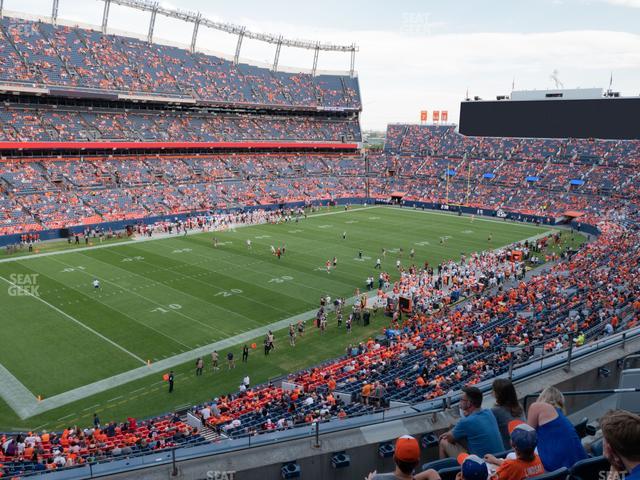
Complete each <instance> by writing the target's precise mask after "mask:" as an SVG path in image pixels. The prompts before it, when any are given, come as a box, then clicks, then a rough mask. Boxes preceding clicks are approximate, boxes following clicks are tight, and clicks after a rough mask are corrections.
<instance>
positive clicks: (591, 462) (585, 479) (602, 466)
mask: <svg viewBox="0 0 640 480" xmlns="http://www.w3.org/2000/svg"><path fill="white" fill-rule="evenodd" d="M610 468H611V464H610V463H609V460H607V459H606V458H605V457H593V458H587V459H585V460H580V461H579V462H576V463H575V465H573V467H571V470H570V477H569V478H570V480H602V479H603V478H606V477H604V476H603V474H602V472H608V471H609V469H610Z"/></svg>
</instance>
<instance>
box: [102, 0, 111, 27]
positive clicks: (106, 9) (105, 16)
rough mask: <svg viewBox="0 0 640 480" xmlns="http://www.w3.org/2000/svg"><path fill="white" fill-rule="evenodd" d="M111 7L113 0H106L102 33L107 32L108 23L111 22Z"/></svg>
mask: <svg viewBox="0 0 640 480" xmlns="http://www.w3.org/2000/svg"><path fill="white" fill-rule="evenodd" d="M109 7H111V0H104V10H102V34H103V35H104V34H106V33H107V23H108V22H109Z"/></svg>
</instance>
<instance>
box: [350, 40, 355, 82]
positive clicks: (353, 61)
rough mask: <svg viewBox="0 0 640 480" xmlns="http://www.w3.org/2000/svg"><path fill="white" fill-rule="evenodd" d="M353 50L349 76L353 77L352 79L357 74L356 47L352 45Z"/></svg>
mask: <svg viewBox="0 0 640 480" xmlns="http://www.w3.org/2000/svg"><path fill="white" fill-rule="evenodd" d="M352 47H353V48H352V50H351V68H350V69H349V75H351V78H353V77H354V75H355V73H356V70H355V69H356V46H355V45H352Z"/></svg>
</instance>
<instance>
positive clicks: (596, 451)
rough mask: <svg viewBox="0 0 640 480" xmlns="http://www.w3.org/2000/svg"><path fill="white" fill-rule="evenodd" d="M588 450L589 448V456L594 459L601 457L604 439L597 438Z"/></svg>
mask: <svg viewBox="0 0 640 480" xmlns="http://www.w3.org/2000/svg"><path fill="white" fill-rule="evenodd" d="M590 448H591V454H592V455H593V456H594V457H600V456H602V451H603V449H604V439H603V438H599V439H598V440H596V441H595V442H593V443H592V444H591V446H590Z"/></svg>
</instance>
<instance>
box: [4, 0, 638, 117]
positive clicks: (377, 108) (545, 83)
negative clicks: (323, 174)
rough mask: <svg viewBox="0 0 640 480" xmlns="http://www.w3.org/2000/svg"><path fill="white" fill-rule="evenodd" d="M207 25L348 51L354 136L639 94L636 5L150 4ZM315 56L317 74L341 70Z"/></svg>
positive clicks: (169, 26)
mask: <svg viewBox="0 0 640 480" xmlns="http://www.w3.org/2000/svg"><path fill="white" fill-rule="evenodd" d="M159 1H160V3H161V4H162V5H163V6H166V7H168V8H179V9H181V10H186V11H192V12H201V13H202V15H203V16H205V17H207V18H209V19H211V20H216V21H224V22H229V23H234V24H237V25H244V26H246V27H247V28H248V29H250V30H254V31H258V32H263V33H271V34H276V35H280V34H282V35H284V36H285V37H288V38H295V39H305V40H311V41H322V42H331V43H337V44H352V43H355V44H356V45H357V46H358V48H359V52H358V53H357V55H356V64H355V66H356V71H357V74H358V77H359V81H360V89H361V95H362V100H363V113H362V127H363V128H364V129H384V128H385V127H386V125H387V124H388V123H396V122H403V123H418V122H419V121H420V111H421V110H427V111H428V112H429V118H431V112H432V111H434V110H447V111H448V112H449V119H450V121H453V122H455V123H457V121H458V115H459V109H460V101H461V100H463V99H464V98H465V96H466V94H467V92H468V94H469V95H470V96H472V97H473V96H476V95H477V96H479V97H481V98H484V99H492V98H495V96H497V95H505V94H509V93H510V92H511V90H512V86H515V89H516V90H522V89H525V90H528V89H546V88H553V87H554V86H555V82H554V80H552V78H551V75H552V73H553V72H554V71H556V72H557V75H556V77H557V78H558V80H559V81H560V82H561V83H562V85H563V86H564V87H565V88H588V87H599V88H603V89H607V88H608V87H609V82H610V81H611V79H613V82H612V88H613V90H615V91H619V92H621V93H622V94H623V95H628V96H637V95H640V0H535V1H533V0H530V1H525V0H492V1H483V0H475V1H473V0H458V1H453V0H450V1H442V0H439V1H431V0H422V1H420V0H395V1H388V0H323V1H322V2H300V1H295V0H281V1H278V0H272V1H264V0H236V1H234V2H231V1H229V0H226V1H222V0H159ZM59 2H60V3H59V18H61V19H67V20H71V21H74V22H83V23H88V24H93V25H99V24H100V23H101V17H102V8H103V2H102V1H101V0H59ZM4 9H5V10H6V11H15V12H22V13H28V14H33V15H41V16H49V15H50V14H51V2H50V1H48V0H4ZM149 16H150V15H149V14H148V13H144V12H137V11H132V10H130V9H127V8H125V7H121V6H117V5H112V7H111V12H110V18H109V20H110V21H109V25H110V28H113V29H117V30H124V31H129V32H134V33H138V34H143V35H146V33H147V29H148V22H149ZM191 30H192V26H191V25H189V24H186V23H184V22H180V21H177V20H172V19H166V18H164V17H161V16H158V19H157V21H156V30H155V36H156V38H162V39H166V40H170V41H172V42H178V43H183V44H189V43H190V40H191ZM198 48H200V49H204V50H208V51H214V52H221V53H223V54H226V55H233V53H234V51H235V38H234V37H233V36H231V35H229V34H226V33H222V32H216V31H211V30H209V29H203V28H201V29H200V33H199V36H198ZM274 53H275V46H274V45H268V44H262V43H260V42H256V41H251V40H245V41H244V42H243V49H242V55H241V56H242V57H244V58H246V59H250V60H251V61H254V62H264V63H268V64H270V63H272V62H273V55H274ZM349 61H350V59H349V56H348V54H335V53H325V52H321V54H320V58H319V64H318V68H319V69H324V70H343V71H344V70H348V69H349ZM312 62H313V53H312V52H311V51H307V50H300V49H294V48H283V50H282V53H281V55H280V65H286V66H291V67H294V68H305V69H309V68H311V65H312Z"/></svg>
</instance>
